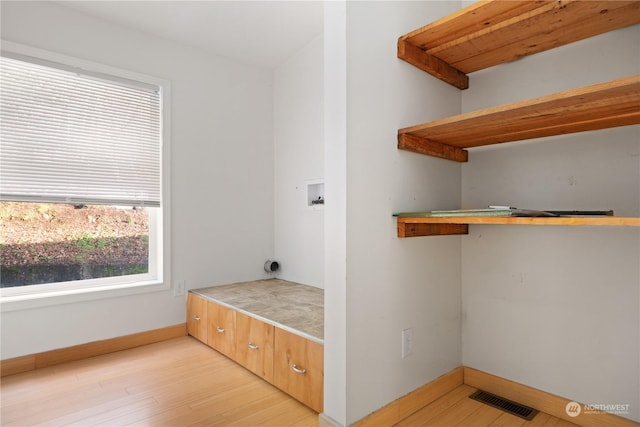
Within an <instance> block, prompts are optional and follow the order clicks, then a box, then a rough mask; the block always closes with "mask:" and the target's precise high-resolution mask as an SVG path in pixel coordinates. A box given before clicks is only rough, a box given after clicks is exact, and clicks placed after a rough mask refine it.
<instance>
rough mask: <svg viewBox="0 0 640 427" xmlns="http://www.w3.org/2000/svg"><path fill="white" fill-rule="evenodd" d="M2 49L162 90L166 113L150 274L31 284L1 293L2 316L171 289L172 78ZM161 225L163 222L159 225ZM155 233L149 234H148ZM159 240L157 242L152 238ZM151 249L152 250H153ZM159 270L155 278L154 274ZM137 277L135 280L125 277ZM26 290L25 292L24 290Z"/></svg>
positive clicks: (9, 45)
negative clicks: (159, 202)
mask: <svg viewBox="0 0 640 427" xmlns="http://www.w3.org/2000/svg"><path fill="white" fill-rule="evenodd" d="M0 49H2V50H3V51H7V52H13V53H16V54H20V55H23V56H30V57H33V58H39V59H41V60H46V61H52V62H57V63H61V64H64V65H67V66H71V67H76V68H81V69H83V70H86V71H88V72H91V73H97V74H100V75H109V76H114V77H116V78H123V79H128V80H134V81H138V82H142V83H146V84H151V85H154V86H158V87H159V88H160V91H161V105H160V108H161V114H162V129H161V135H162V148H161V162H162V171H161V174H162V177H161V179H162V208H161V209H160V210H159V212H156V215H153V214H150V227H153V226H154V224H155V225H156V226H157V227H159V228H161V230H162V238H161V239H159V240H157V241H155V242H151V236H150V248H149V251H150V257H149V259H150V268H149V271H150V273H148V274H141V275H130V276H120V277H113V278H103V279H90V280H82V281H73V282H61V283H56V284H51V285H50V286H49V285H33V286H24V287H15V288H4V289H0V312H6V311H14V310H23V309H30V308H36V307H44V306H51V305H58V304H68V303H73V302H80V301H88V300H95V299H101V298H113V297H119V296H125V295H133V294H139V293H144V292H158V291H166V290H169V289H170V284H171V220H170V212H171V208H170V207H171V197H170V188H171V182H170V164H171V162H170V153H171V150H170V139H169V138H170V135H171V133H170V123H171V116H170V108H169V106H170V105H171V98H170V94H171V90H170V82H169V81H168V80H164V79H160V78H157V77H153V76H149V75H145V74H140V73H136V72H132V71H128V70H123V69H120V68H115V67H111V66H108V65H104V64H99V63H96V62H92V61H86V60H83V59H79V58H75V57H71V56H66V55H62V54H58V53H55V52H50V51H47V50H43V49H38V48H34V47H31V46H26V45H22V44H19V43H14V42H9V41H4V40H0ZM158 221H159V222H160V223H159V224H158ZM150 234H151V233H150ZM154 240H155V239H154ZM152 246H153V247H152ZM153 252H156V253H162V260H163V262H161V263H159V264H158V263H157V262H155V260H157V257H154V260H152V259H151V258H152V256H151V254H152V253H153ZM154 270H155V274H154ZM131 278H137V279H138V281H136V282H131V281H129V280H127V279H131ZM20 288H22V289H20Z"/></svg>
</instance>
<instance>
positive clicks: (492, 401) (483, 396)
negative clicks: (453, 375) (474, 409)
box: [469, 390, 538, 421]
mask: <svg viewBox="0 0 640 427" xmlns="http://www.w3.org/2000/svg"><path fill="white" fill-rule="evenodd" d="M469 397H470V398H471V399H474V400H477V401H478V402H482V403H486V404H487V405H490V406H493V407H494V408H498V409H501V410H503V411H505V412H508V413H510V414H512V415H515V416H517V417H520V418H524V419H525V420H527V421H529V420H531V419H533V417H535V416H536V414H537V413H538V411H537V410H535V409H533V408H529V407H528V406H524V405H521V404H519V403H516V402H513V401H511V400H507V399H504V398H502V397H500V396H496V395H495V394H491V393H487V392H486V391H482V390H478V391H476V392H475V393H473V394H472V395H471V396H469Z"/></svg>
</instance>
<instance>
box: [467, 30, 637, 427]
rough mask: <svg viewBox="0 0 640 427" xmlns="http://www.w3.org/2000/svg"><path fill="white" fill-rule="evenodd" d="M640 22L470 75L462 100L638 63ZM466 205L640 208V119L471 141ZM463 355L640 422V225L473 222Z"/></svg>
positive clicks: (559, 86) (517, 96)
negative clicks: (487, 142) (516, 138)
mask: <svg viewBox="0 0 640 427" xmlns="http://www.w3.org/2000/svg"><path fill="white" fill-rule="evenodd" d="M639 39H640V26H638V25H636V26H634V27H630V28H626V29H622V30H618V31H614V32H611V33H608V34H605V35H601V36H597V37H593V38H591V39H587V40H583V41H580V42H577V43H574V44H572V45H569V46H564V47H561V48H558V49H555V50H553V51H549V52H544V53H541V54H538V55H534V56H531V57H527V58H524V59H521V60H519V61H516V62H513V63H509V64H503V65H500V66H498V67H494V68H491V69H488V70H484V71H481V72H477V73H474V74H472V75H471V83H470V89H468V90H467V91H465V92H464V93H463V98H462V99H463V110H464V111H473V110H475V109H478V108H483V107H486V106H491V105H500V104H504V103H508V102H514V101H517V100H524V99H528V98H532V97H536V96H541V95H546V94H550V93H555V92H559V91H562V90H567V89H572V88H578V87H582V86H587V85H591V84H595V83H598V82H604V81H610V80H613V79H616V78H620V77H626V76H630V75H634V74H638V73H639V72H640V62H639V61H638V59H639V58H640V47H639V45H638V43H637V41H638V40H639ZM469 158H470V159H469V163H467V164H465V165H464V166H463V169H462V171H463V172H462V177H463V179H462V188H463V193H462V196H463V197H462V200H463V204H462V205H463V206H465V207H485V206H486V205H489V204H499V205H511V206H517V207H521V208H530V209H562V210H573V209H584V210H593V209H598V210H600V209H613V210H614V211H615V213H616V215H620V216H640V126H628V127H622V128H615V129H609V130H601V131H596V132H586V133H580V134H573V135H566V136H561V137H551V138H544V139H540V140H534V141H526V142H517V143H512V144H508V145H504V146H494V147H491V148H484V149H475V150H470V156H469ZM462 250H463V252H462V253H463V259H462V283H463V285H462V297H463V352H462V353H463V362H464V365H465V366H469V367H473V368H476V369H480V370H483V371H486V372H489V373H492V374H495V375H498V376H500V377H504V378H508V379H510V380H513V381H516V382H519V383H523V384H527V385H530V386H532V387H535V388H538V389H541V390H544V391H547V392H550V393H553V394H556V395H559V396H563V397H566V398H569V399H574V400H576V401H580V402H583V403H586V404H630V412H629V413H628V414H620V415H621V416H623V417H626V418H631V419H634V420H636V421H640V405H639V404H638V402H640V230H639V229H638V228H632V227H627V228H617V227H535V226H531V227H529V226H526V227H523V226H471V227H470V233H469V236H466V237H464V238H463V239H462Z"/></svg>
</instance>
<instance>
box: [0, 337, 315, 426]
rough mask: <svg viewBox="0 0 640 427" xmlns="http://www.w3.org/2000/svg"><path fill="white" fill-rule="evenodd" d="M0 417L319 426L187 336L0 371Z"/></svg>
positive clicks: (26, 421)
mask: <svg viewBox="0 0 640 427" xmlns="http://www.w3.org/2000/svg"><path fill="white" fill-rule="evenodd" d="M0 393H1V398H2V403H1V412H0V415H1V417H2V418H1V420H0V422H1V425H2V426H3V427H11V426H33V425H56V426H61V425H75V426H89V425H103V426H123V425H138V426H154V427H155V426H186V425H193V426H255V425H265V426H277V427H280V426H301V427H303V426H304V427H306V426H313V427H316V426H318V415H317V414H316V413H315V412H314V411H312V410H311V409H309V408H307V407H306V406H304V405H302V404H300V403H299V402H297V401H296V400H294V399H292V398H291V397H289V396H288V395H287V394H285V393H283V392H281V391H280V390H278V389H277V388H275V387H273V386H271V385H270V384H268V383H267V382H265V381H263V380H261V379H259V378H258V377H256V376H255V375H253V374H252V373H250V372H249V371H247V370H245V369H244V368H242V367H240V366H239V365H237V364H236V363H235V362H233V361H231V360H229V359H227V358H226V357H224V356H222V355H221V354H219V353H217V352H216V351H214V350H212V349H211V348H209V347H207V346H205V345H204V344H201V343H200V342H198V341H196V340H195V339H193V338H191V337H182V338H176V339H172V340H169V341H164V342H160V343H156V344H151V345H147V346H143V347H138V348H134V349H130V350H125V351H119V352H117V353H111V354H108V355H104V356H98V357H93V358H90V359H86V360H81V361H77V362H70V363H66V364H62V365H57V366H52V367H49V368H43V369H39V370H36V371H31V372H26V373H23V374H17V375H11V376H8V377H4V378H2V383H1V386H0Z"/></svg>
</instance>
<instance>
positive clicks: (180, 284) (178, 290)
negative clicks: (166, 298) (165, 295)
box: [173, 280, 186, 297]
mask: <svg viewBox="0 0 640 427" xmlns="http://www.w3.org/2000/svg"><path fill="white" fill-rule="evenodd" d="M185 287H186V286H185V283H184V280H178V281H177V282H176V284H175V286H174V287H173V296H174V297H181V296H183V295H184V293H185Z"/></svg>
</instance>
